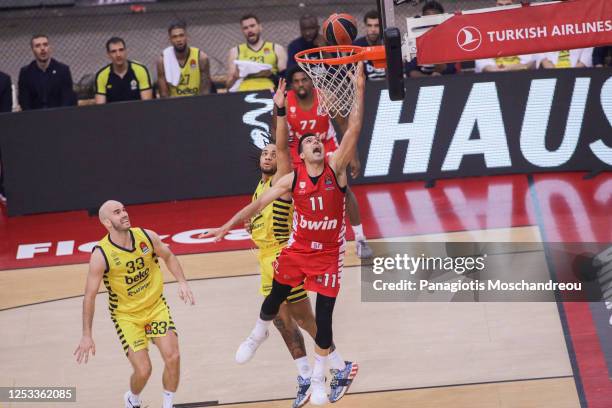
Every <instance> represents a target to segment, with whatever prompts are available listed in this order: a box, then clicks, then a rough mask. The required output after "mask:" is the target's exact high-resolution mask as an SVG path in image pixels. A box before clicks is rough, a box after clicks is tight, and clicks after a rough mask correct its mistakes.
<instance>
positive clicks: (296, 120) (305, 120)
mask: <svg viewBox="0 0 612 408" xmlns="http://www.w3.org/2000/svg"><path fill="white" fill-rule="evenodd" d="M312 92H313V95H314V103H313V104H312V108H310V110H308V111H305V110H302V109H301V108H300V106H299V105H298V101H297V98H298V97H297V95H296V94H295V92H294V91H293V90H290V91H289V92H287V123H288V124H289V151H290V152H291V159H292V161H293V167H294V168H295V167H297V166H298V165H299V164H300V163H301V162H302V159H300V154H299V153H298V145H299V141H300V138H301V137H302V135H304V134H307V133H313V134H315V135H318V136H319V138H320V140H321V143H323V147H324V149H325V153H326V154H327V153H332V152H335V151H336V150H337V149H338V139H337V138H336V130H335V129H334V125H333V124H332V122H331V118H330V117H329V115H327V114H324V115H319V114H318V112H317V109H318V107H319V100H318V99H317V94H316V92H317V90H316V89H315V88H313V90H312Z"/></svg>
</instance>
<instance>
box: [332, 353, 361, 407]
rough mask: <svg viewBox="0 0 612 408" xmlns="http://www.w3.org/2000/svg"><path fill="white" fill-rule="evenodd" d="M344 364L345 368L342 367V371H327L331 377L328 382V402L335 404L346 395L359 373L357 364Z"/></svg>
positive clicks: (349, 362)
mask: <svg viewBox="0 0 612 408" xmlns="http://www.w3.org/2000/svg"><path fill="white" fill-rule="evenodd" d="M345 363H346V367H344V370H335V369H331V370H329V371H330V372H331V375H332V379H331V381H330V382H329V386H330V393H329V402H337V401H339V400H340V398H342V397H343V396H344V394H346V392H347V391H348V389H349V387H350V386H351V384H352V383H353V379H354V378H355V376H356V375H357V371H359V365H358V364H357V363H354V362H351V361H345Z"/></svg>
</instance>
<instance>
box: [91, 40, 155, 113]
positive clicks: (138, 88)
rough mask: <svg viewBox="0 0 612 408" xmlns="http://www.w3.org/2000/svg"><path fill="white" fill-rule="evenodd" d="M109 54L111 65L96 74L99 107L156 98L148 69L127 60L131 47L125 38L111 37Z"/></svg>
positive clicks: (108, 42) (107, 47) (107, 44)
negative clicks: (106, 104) (126, 44)
mask: <svg viewBox="0 0 612 408" xmlns="http://www.w3.org/2000/svg"><path fill="white" fill-rule="evenodd" d="M106 53H107V55H108V58H109V59H110V60H111V63H110V64H108V65H107V66H105V67H104V68H102V69H101V70H99V71H98V73H97V74H96V83H95V87H96V104H99V105H100V104H105V103H112V102H123V101H138V100H141V99H142V100H146V99H152V98H153V86H152V84H151V76H150V75H149V71H148V70H147V67H145V66H144V65H142V64H140V63H138V62H135V61H130V60H128V59H127V47H126V46H125V41H124V40H123V39H122V38H119V37H112V38H110V39H109V40H108V41H107V42H106Z"/></svg>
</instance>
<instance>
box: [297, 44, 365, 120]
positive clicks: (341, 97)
mask: <svg viewBox="0 0 612 408" xmlns="http://www.w3.org/2000/svg"><path fill="white" fill-rule="evenodd" d="M353 54H354V51H347V52H332V53H329V52H323V51H314V52H312V53H309V54H306V55H304V56H303V58H306V59H308V62H302V61H298V64H299V65H300V67H301V68H302V69H303V70H304V71H305V72H306V73H307V74H308V76H309V77H310V78H311V79H312V83H313V85H314V87H315V88H317V99H318V100H319V106H318V113H319V114H320V115H321V114H327V115H329V116H330V117H332V118H335V117H336V116H342V117H343V118H346V117H347V116H348V115H349V114H350V113H351V110H352V109H353V106H354V105H355V89H356V85H355V71H356V70H357V64H354V63H348V64H334V65H330V64H327V63H325V62H318V60H320V59H324V58H337V57H346V56H350V55H353Z"/></svg>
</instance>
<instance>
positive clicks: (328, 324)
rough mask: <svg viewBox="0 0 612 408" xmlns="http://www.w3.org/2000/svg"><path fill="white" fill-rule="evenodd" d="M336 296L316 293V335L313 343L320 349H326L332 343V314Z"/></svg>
mask: <svg viewBox="0 0 612 408" xmlns="http://www.w3.org/2000/svg"><path fill="white" fill-rule="evenodd" d="M335 304H336V298H332V297H328V296H324V295H321V294H317V304H316V317H315V318H316V321H317V335H316V337H315V343H316V344H317V346H319V347H320V348H322V349H328V348H330V347H331V345H332V343H333V331H332V315H333V314H334V305H335Z"/></svg>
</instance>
